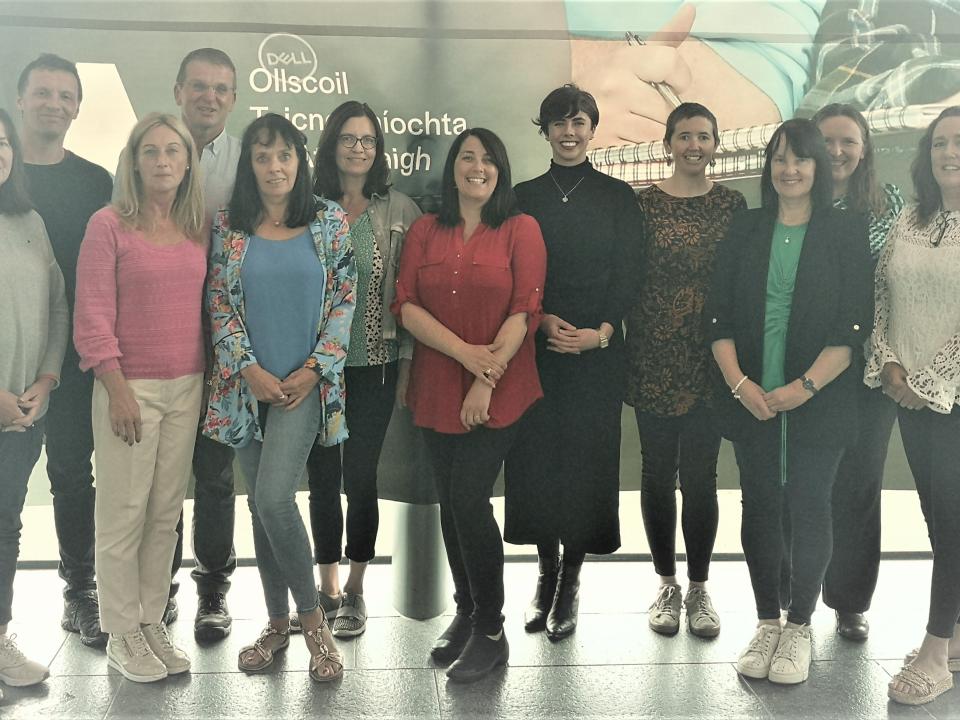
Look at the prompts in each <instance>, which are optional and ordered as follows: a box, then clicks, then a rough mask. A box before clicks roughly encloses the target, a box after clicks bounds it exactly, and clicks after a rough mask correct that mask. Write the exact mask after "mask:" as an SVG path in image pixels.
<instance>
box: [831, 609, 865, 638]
mask: <svg viewBox="0 0 960 720" xmlns="http://www.w3.org/2000/svg"><path fill="white" fill-rule="evenodd" d="M837 634H838V635H840V637H844V638H846V639H847V640H856V641H857V642H863V641H864V640H866V639H867V637H869V635H870V623H868V622H867V618H866V616H865V615H864V614H863V613H853V612H840V611H839V610H838V611H837Z"/></svg>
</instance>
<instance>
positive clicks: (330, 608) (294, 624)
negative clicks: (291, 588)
mask: <svg viewBox="0 0 960 720" xmlns="http://www.w3.org/2000/svg"><path fill="white" fill-rule="evenodd" d="M317 595H319V596H320V599H319V600H318V601H317V602H318V604H319V605H320V607H321V609H322V610H323V614H324V615H325V616H326V618H327V622H329V623H330V624H331V625H332V624H333V619H334V618H335V617H337V612H338V611H339V610H340V605H341V604H342V603H343V593H341V594H339V595H327V594H326V593H325V592H323V591H322V590H321V589H320V587H319V586H318V587H317ZM302 630H303V628H301V627H300V616H299V615H297V613H295V612H294V613H290V632H292V633H298V632H301V631H302Z"/></svg>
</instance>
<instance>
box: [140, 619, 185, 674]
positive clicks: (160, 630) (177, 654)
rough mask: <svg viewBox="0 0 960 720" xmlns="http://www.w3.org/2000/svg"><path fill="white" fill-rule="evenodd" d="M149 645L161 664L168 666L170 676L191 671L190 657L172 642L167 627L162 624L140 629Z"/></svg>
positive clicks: (145, 626)
mask: <svg viewBox="0 0 960 720" xmlns="http://www.w3.org/2000/svg"><path fill="white" fill-rule="evenodd" d="M140 631H141V632H142V633H143V637H144V638H146V640H147V645H149V646H150V649H151V650H153V654H154V655H156V656H157V657H158V658H160V662H162V663H163V664H164V665H166V666H167V672H168V673H169V674H170V675H178V674H179V673H185V672H187V671H188V670H189V669H190V657H189V656H188V655H187V654H186V653H185V652H184V651H183V650H181V649H180V648H178V647H177V646H176V645H174V644H173V641H172V640H170V634H169V633H168V632H167V626H166V625H164V624H163V623H162V622H159V623H152V624H150V625H144V626H143V627H142V628H140Z"/></svg>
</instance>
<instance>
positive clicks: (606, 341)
mask: <svg viewBox="0 0 960 720" xmlns="http://www.w3.org/2000/svg"><path fill="white" fill-rule="evenodd" d="M597 337H598V338H600V346H599V347H600V349H601V350H603V349H604V348H608V347H610V338H608V337H607V336H606V335H604V334H603V331H602V330H597Z"/></svg>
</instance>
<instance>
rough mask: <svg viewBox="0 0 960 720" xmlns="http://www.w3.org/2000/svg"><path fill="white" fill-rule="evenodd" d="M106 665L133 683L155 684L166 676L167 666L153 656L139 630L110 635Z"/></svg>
mask: <svg viewBox="0 0 960 720" xmlns="http://www.w3.org/2000/svg"><path fill="white" fill-rule="evenodd" d="M107 665H109V666H110V667H112V668H113V669H114V670H117V671H118V672H119V673H120V674H121V675H123V676H124V677H125V678H126V679H127V680H132V681H133V682H140V683H148V682H156V681H157V680H163V679H164V678H165V677H166V676H167V666H166V665H164V664H163V662H162V661H161V660H160V658H158V657H157V656H156V655H154V653H153V650H151V649H150V646H149V645H148V644H147V639H146V638H145V637H144V636H143V633H142V632H141V631H139V630H134V631H133V632H128V633H110V639H109V640H108V641H107Z"/></svg>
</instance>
